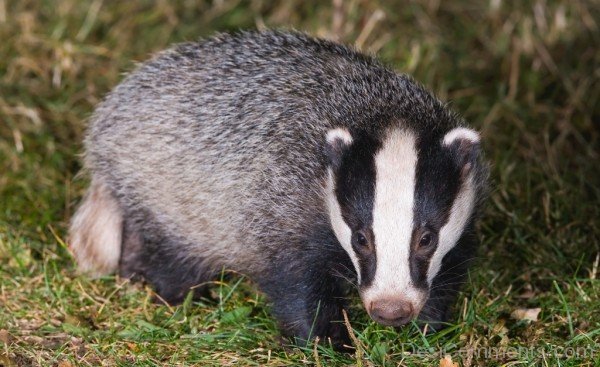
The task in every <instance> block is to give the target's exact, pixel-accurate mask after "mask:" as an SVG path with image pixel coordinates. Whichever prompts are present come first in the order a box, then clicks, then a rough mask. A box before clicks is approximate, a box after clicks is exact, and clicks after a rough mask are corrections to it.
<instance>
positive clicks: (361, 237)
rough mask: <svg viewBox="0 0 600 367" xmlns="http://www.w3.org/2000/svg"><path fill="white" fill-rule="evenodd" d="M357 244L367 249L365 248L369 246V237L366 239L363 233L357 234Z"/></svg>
mask: <svg viewBox="0 0 600 367" xmlns="http://www.w3.org/2000/svg"><path fill="white" fill-rule="evenodd" d="M356 244H357V245H359V246H361V247H365V246H368V245H369V241H368V240H367V237H365V235H364V234H363V233H362V232H358V233H356Z"/></svg>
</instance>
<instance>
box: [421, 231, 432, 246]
mask: <svg viewBox="0 0 600 367" xmlns="http://www.w3.org/2000/svg"><path fill="white" fill-rule="evenodd" d="M432 243H433V235H432V234H431V233H429V232H425V233H424V234H423V235H422V236H421V239H420V240H419V247H422V248H426V247H429V246H431V244H432Z"/></svg>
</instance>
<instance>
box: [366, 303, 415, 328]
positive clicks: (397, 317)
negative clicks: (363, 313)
mask: <svg viewBox="0 0 600 367" xmlns="http://www.w3.org/2000/svg"><path fill="white" fill-rule="evenodd" d="M413 311H414V308H413V305H412V303H410V302H407V301H403V300H394V299H382V300H377V301H373V302H372V303H371V310H370V312H369V314H370V315H371V318H372V319H373V320H375V321H377V322H378V323H380V324H382V325H386V326H402V325H405V324H407V323H409V322H410V320H412V319H413V316H414V315H413Z"/></svg>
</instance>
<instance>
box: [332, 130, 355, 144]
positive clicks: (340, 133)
mask: <svg viewBox="0 0 600 367" xmlns="http://www.w3.org/2000/svg"><path fill="white" fill-rule="evenodd" d="M327 143H329V145H338V144H339V143H342V144H343V145H350V144H352V135H350V132H349V131H348V130H347V129H344V128H341V127H337V128H335V129H331V130H329V131H328V132H327Z"/></svg>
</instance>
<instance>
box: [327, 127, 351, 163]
mask: <svg viewBox="0 0 600 367" xmlns="http://www.w3.org/2000/svg"><path fill="white" fill-rule="evenodd" d="M326 140H327V141H326V143H325V154H326V155H327V159H328V160H329V164H330V165H331V166H332V167H333V168H334V169H337V168H339V166H340V165H341V164H342V156H343V155H344V152H345V151H346V150H347V149H348V148H349V147H350V146H351V145H352V135H350V132H349V131H348V130H347V129H344V128H341V127H338V128H335V129H331V130H329V131H328V132H327V136H326Z"/></svg>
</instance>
